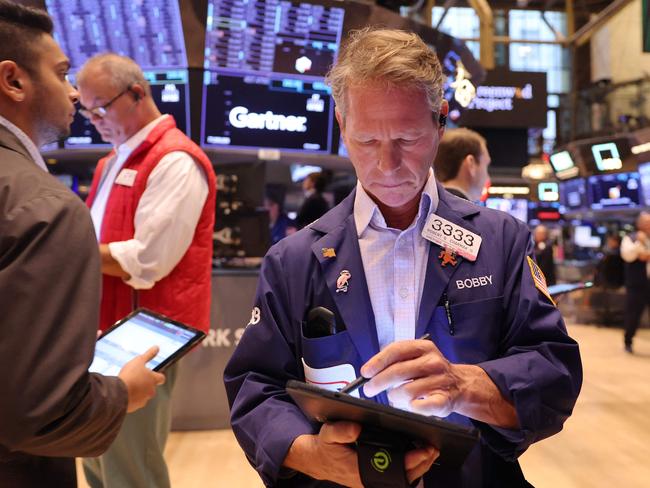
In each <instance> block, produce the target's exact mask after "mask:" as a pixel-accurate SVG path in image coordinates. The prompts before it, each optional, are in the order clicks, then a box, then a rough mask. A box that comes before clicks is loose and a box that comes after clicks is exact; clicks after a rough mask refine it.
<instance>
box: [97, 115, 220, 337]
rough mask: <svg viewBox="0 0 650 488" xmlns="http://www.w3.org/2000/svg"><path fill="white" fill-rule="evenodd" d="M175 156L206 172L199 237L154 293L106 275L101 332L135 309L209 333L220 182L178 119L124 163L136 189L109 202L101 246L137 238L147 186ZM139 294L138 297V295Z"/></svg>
mask: <svg viewBox="0 0 650 488" xmlns="http://www.w3.org/2000/svg"><path fill="white" fill-rule="evenodd" d="M172 151H184V152H186V153H188V154H190V155H191V156H192V157H193V158H194V161H196V162H197V164H199V165H200V166H201V167H202V168H203V171H204V172H205V175H206V177H207V180H208V197H207V199H206V201H205V204H204V205H203V210H202V211H201V216H200V218H199V221H198V224H197V226H196V230H195V232H194V238H193V239H192V243H191V244H190V247H189V249H188V250H187V252H186V253H185V255H184V256H183V257H182V258H181V260H180V262H179V263H178V264H177V265H176V267H175V268H174V269H173V270H172V272H171V273H169V274H168V275H167V276H165V277H164V278H163V279H161V280H160V281H158V282H157V283H156V284H155V285H154V287H153V288H151V289H150V290H134V289H133V288H131V287H130V286H128V285H127V284H125V283H124V282H123V281H122V280H121V279H120V278H117V277H113V276H107V275H103V283H102V303H101V312H100V326H99V327H100V329H101V330H106V328H108V327H110V326H111V325H112V324H113V323H115V322H116V321H117V320H119V319H121V318H122V317H124V316H125V315H127V314H128V313H130V312H131V311H132V310H133V309H134V306H135V305H136V304H137V306H140V307H146V308H149V309H151V310H153V311H155V312H158V313H162V314H164V315H167V316H168V317H171V318H173V319H175V320H178V321H180V322H183V323H185V324H188V325H191V326H193V327H196V328H199V329H201V330H204V331H206V332H207V331H208V330H209V328H210V298H211V296H210V287H211V276H212V265H211V264H212V234H213V228H214V211H215V198H216V177H215V175H214V170H213V169H212V164H211V163H210V160H209V159H208V157H207V156H206V155H205V153H204V152H203V151H202V150H201V149H200V148H199V147H198V146H197V145H196V144H194V143H193V142H192V141H191V140H190V139H189V138H188V137H187V136H186V135H185V134H183V133H182V132H181V131H180V130H178V129H177V128H176V123H175V122H174V119H173V118H172V117H166V118H165V119H163V120H162V121H161V122H160V123H159V124H158V125H157V126H156V127H155V128H154V129H153V130H152V131H151V133H150V134H149V136H148V137H147V138H146V139H145V140H144V141H143V142H142V144H140V145H139V146H138V147H137V148H136V149H135V150H134V151H133V153H131V155H130V156H129V159H127V161H126V162H125V163H124V166H123V168H129V169H133V170H135V171H137V175H136V177H135V181H134V183H133V186H131V187H129V186H124V185H118V184H114V185H113V188H112V189H111V193H110V195H109V197H108V201H107V202H106V210H105V212H104V220H103V222H102V229H101V236H100V243H102V244H107V243H109V242H115V241H126V240H129V239H132V238H133V235H134V233H135V228H134V218H135V211H136V208H137V206H138V202H139V201H140V197H141V196H142V194H143V193H144V190H145V188H146V186H147V180H148V178H149V174H151V172H152V171H153V169H154V168H155V167H156V165H157V164H158V162H159V161H160V160H161V159H162V157H163V156H165V155H166V154H169V153H170V152H172ZM113 155H114V151H111V153H110V154H108V155H107V156H105V157H104V158H102V159H101V160H100V161H99V163H97V168H96V170H95V175H94V177H93V182H92V186H91V188H90V192H89V194H88V198H87V200H86V203H87V205H88V207H90V206H91V205H92V204H93V201H94V199H95V195H96V193H97V186H98V184H99V180H100V178H101V175H102V173H103V171H104V166H105V164H106V162H107V161H108V160H109V159H110V158H111V157H112V156H113ZM136 294H137V296H136Z"/></svg>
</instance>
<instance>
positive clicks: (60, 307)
mask: <svg viewBox="0 0 650 488" xmlns="http://www.w3.org/2000/svg"><path fill="white" fill-rule="evenodd" d="M52 30H53V25H52V20H51V19H50V17H49V16H48V15H47V13H45V12H44V11H42V10H37V9H33V8H28V7H24V6H21V5H18V4H16V3H14V2H9V1H6V0H0V162H1V163H0V369H1V370H2V374H0V486H2V487H7V488H35V487H45V486H47V487H57V488H63V487H65V488H73V487H74V488H76V486H77V479H76V472H75V464H74V459H73V458H74V457H75V456H97V455H99V454H101V453H102V452H103V451H105V450H106V449H107V448H108V446H109V445H110V444H111V443H112V442H113V439H114V438H115V436H116V435H117V433H118V431H119V429H120V426H121V425H122V421H123V419H124V416H125V414H126V413H127V412H134V411H135V410H137V409H138V408H141V407H142V406H144V405H145V404H146V403H147V401H148V400H149V399H150V398H151V397H152V396H153V395H154V394H155V389H156V385H158V384H160V383H162V382H163V381H164V379H165V378H164V376H163V375H161V374H159V373H154V372H152V371H150V370H148V369H147V368H146V367H145V364H146V362H147V361H149V360H151V359H152V358H153V357H155V355H156V353H157V349H156V348H151V349H150V350H149V351H148V352H147V353H145V354H144V355H142V356H139V357H137V358H135V359H133V360H132V361H131V362H129V363H127V364H126V365H125V366H124V367H123V368H122V370H121V371H120V373H119V375H118V376H117V377H107V376H101V375H98V374H94V373H88V367H89V365H90V363H91V361H92V358H93V353H94V350H95V341H96V338H97V335H96V328H97V324H98V322H99V296H100V295H99V294H100V271H99V253H98V251H97V245H96V241H95V238H94V234H93V228H92V222H91V220H90V217H89V215H88V210H87V209H86V207H85V206H84V204H83V203H82V202H81V200H79V198H78V197H77V196H76V195H74V194H73V193H72V192H71V191H70V190H69V189H68V188H66V187H65V186H63V185H62V184H61V183H60V182H59V181H57V180H56V179H55V178H53V177H52V176H51V175H50V174H49V173H48V170H47V167H46V165H45V163H44V161H43V158H42V157H41V155H40V153H39V151H38V148H39V147H41V146H43V145H44V144H47V143H50V142H54V141H56V140H58V139H60V138H63V137H66V136H68V135H69V134H70V130H69V129H70V123H71V122H72V118H73V116H74V113H75V108H74V104H75V102H76V101H77V99H78V96H79V94H78V93H77V91H76V90H75V89H74V88H73V87H72V86H71V85H70V83H68V80H67V73H68V69H69V68H70V61H69V60H68V58H67V57H66V56H65V55H64V54H63V52H61V49H60V47H59V46H58V45H57V43H56V41H55V40H54V38H53V37H52Z"/></svg>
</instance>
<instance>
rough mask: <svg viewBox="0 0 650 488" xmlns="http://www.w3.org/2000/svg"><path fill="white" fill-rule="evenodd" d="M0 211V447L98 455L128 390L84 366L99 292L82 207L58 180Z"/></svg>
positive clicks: (88, 356) (89, 355) (95, 260)
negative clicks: (55, 185) (58, 187)
mask: <svg viewBox="0 0 650 488" xmlns="http://www.w3.org/2000/svg"><path fill="white" fill-rule="evenodd" d="M0 210H1V211H2V216H1V217H2V218H1V219H0V310H1V311H2V312H1V314H0V324H1V325H0V370H2V374H1V375H0V391H2V394H1V395H0V418H1V419H2V421H1V422H0V450H5V451H7V450H8V451H21V452H24V453H28V454H34V455H43V456H57V457H58V456H61V457H72V456H97V455H99V454H101V453H102V452H103V451H105V450H106V449H107V448H108V446H109V445H110V444H111V442H112V441H113V439H114V437H115V435H117V432H118V430H119V428H120V426H121V423H122V420H123V417H124V415H125V413H126V403H127V392H126V387H125V385H124V383H123V382H122V381H121V380H120V379H118V378H116V377H104V376H100V375H96V374H89V373H88V367H89V365H90V362H91V360H92V356H93V352H94V348H95V341H96V331H97V325H98V312H99V293H100V281H99V279H100V278H99V277H100V271H99V255H98V249H97V244H96V240H95V238H94V232H93V230H92V224H91V221H90V216H89V214H88V210H87V209H86V208H85V206H84V205H83V203H82V202H81V201H80V200H79V199H78V198H77V197H76V196H75V195H74V194H72V193H69V195H67V194H64V192H63V189H61V190H60V191H56V190H53V191H51V192H48V191H46V192H44V193H41V194H40V195H38V196H36V197H34V198H32V199H27V200H26V202H25V201H23V202H22V203H21V204H20V205H17V206H15V207H13V208H8V209H0Z"/></svg>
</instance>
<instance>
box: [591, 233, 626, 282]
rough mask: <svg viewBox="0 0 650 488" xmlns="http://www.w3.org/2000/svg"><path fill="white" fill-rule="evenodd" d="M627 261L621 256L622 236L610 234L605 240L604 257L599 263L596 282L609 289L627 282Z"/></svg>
mask: <svg viewBox="0 0 650 488" xmlns="http://www.w3.org/2000/svg"><path fill="white" fill-rule="evenodd" d="M624 268H625V261H623V258H622V257H621V237H620V236H619V235H618V234H610V235H608V236H607V239H606V241H605V249H604V250H603V257H602V259H601V260H600V262H599V263H598V267H597V269H596V276H595V279H594V284H595V285H598V286H602V287H604V288H607V289H617V288H620V287H621V286H623V284H624V283H625V272H624Z"/></svg>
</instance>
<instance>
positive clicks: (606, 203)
mask: <svg viewBox="0 0 650 488" xmlns="http://www.w3.org/2000/svg"><path fill="white" fill-rule="evenodd" d="M588 186H589V188H588V191H589V202H590V205H591V208H592V209H594V210H602V209H607V208H630V207H631V208H634V207H638V206H639V204H640V201H641V200H640V197H641V192H640V186H641V182H640V179H639V174H638V173H617V174H610V175H596V176H590V177H589V179H588Z"/></svg>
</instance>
